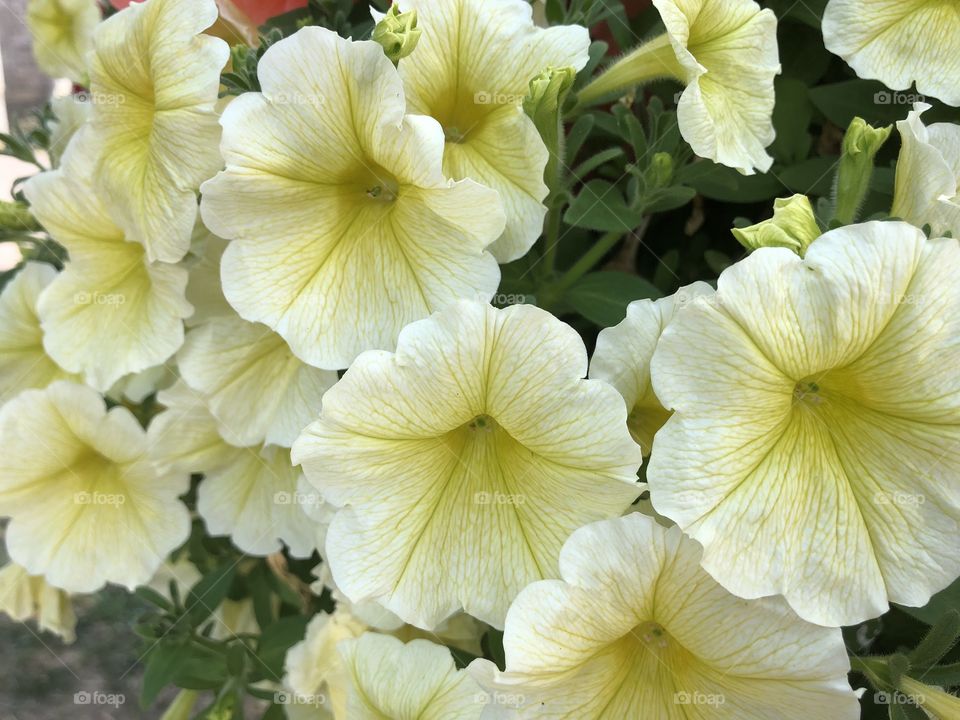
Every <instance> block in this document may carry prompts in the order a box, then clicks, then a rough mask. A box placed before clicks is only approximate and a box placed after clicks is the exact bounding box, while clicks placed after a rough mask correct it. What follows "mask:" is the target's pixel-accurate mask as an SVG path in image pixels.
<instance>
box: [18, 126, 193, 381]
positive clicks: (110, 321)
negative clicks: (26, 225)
mask: <svg viewBox="0 0 960 720" xmlns="http://www.w3.org/2000/svg"><path fill="white" fill-rule="evenodd" d="M87 130H88V128H85V129H84V130H82V131H81V132H80V133H78V134H77V135H76V136H75V137H74V139H73V140H72V141H71V142H70V147H69V148H68V151H67V153H66V156H65V157H64V159H63V164H62V165H61V167H60V168H59V169H57V170H54V171H50V172H45V173H41V174H40V175H35V176H34V177H32V178H31V179H30V180H29V181H27V183H26V186H25V187H24V193H25V194H26V196H27V198H28V199H29V200H30V204H31V210H32V211H33V213H34V214H35V215H36V217H37V219H38V220H39V221H40V222H41V223H42V224H43V226H44V228H46V230H47V231H48V232H49V233H50V235H52V236H53V238H54V240H56V241H57V242H59V243H60V244H61V245H63V246H64V247H65V248H66V249H67V251H68V252H69V254H70V260H69V262H67V264H66V268H65V269H64V271H63V272H62V273H60V275H58V276H57V277H56V278H55V279H54V280H53V281H52V282H51V283H50V285H49V286H48V287H47V288H46V290H44V292H43V294H42V295H41V297H40V299H39V302H38V307H37V310H38V314H39V316H40V320H41V324H42V327H43V332H44V337H43V344H44V347H45V348H46V351H47V353H48V354H49V355H50V357H52V358H53V359H54V360H55V361H56V362H57V363H58V364H59V365H60V366H61V367H63V368H65V369H66V370H68V371H70V372H72V373H82V374H83V375H84V377H85V378H86V381H87V383H88V384H90V385H92V386H93V387H95V388H97V389H98V390H107V389H109V388H110V386H111V385H113V384H114V383H115V382H116V381H117V380H119V379H120V378H121V377H123V376H124V375H127V374H129V373H133V372H138V371H140V370H145V369H147V368H150V367H153V366H155V365H159V364H160V363H163V362H164V361H166V360H167V359H169V358H170V356H171V355H173V354H174V353H175V352H176V351H177V349H178V348H179V347H180V345H181V344H182V343H183V337H184V331H183V318H185V317H188V316H189V315H190V314H191V312H192V311H193V308H191V307H190V304H189V303H188V302H187V301H186V299H185V298H184V291H185V289H186V285H187V271H186V270H185V269H183V268H180V267H176V266H173V265H166V264H163V263H148V262H147V258H146V254H145V252H144V248H143V246H142V245H140V244H138V243H135V242H129V239H128V238H127V237H126V236H125V235H124V233H123V231H122V230H121V229H120V228H119V227H117V225H115V224H114V222H113V221H112V219H111V217H110V215H109V213H108V212H107V209H106V208H105V207H104V205H103V203H102V202H101V199H100V198H101V195H100V194H99V193H98V192H97V191H96V190H95V189H94V187H93V183H92V180H91V178H90V168H91V163H92V157H94V155H93V148H92V145H93V138H92V136H91V135H90V134H89V133H88V132H87Z"/></svg>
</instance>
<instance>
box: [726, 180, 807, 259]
mask: <svg viewBox="0 0 960 720" xmlns="http://www.w3.org/2000/svg"><path fill="white" fill-rule="evenodd" d="M731 232H732V233H733V236H734V237H735V238H736V239H737V241H738V242H739V243H740V244H741V245H743V246H744V247H745V248H747V249H748V250H756V249H757V248H762V247H785V248H790V249H791V250H793V251H794V252H795V253H797V255H799V256H800V257H803V256H804V254H805V253H806V252H807V248H808V247H810V243H812V242H813V241H814V240H816V239H817V238H818V237H820V235H821V232H820V226H819V225H817V218H816V217H815V216H814V214H813V208H812V207H811V206H810V200H809V198H807V196H806V195H793V196H792V197H788V198H777V199H776V200H774V201H773V217H772V218H770V219H769V220H764V221H763V222H760V223H757V224H756V225H751V226H750V227H745V228H734V229H733V230H732V231H731Z"/></svg>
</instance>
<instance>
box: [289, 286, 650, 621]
mask: <svg viewBox="0 0 960 720" xmlns="http://www.w3.org/2000/svg"><path fill="white" fill-rule="evenodd" d="M586 370H587V358H586V352H585V349H584V346H583V341H582V340H581V339H580V337H579V335H577V333H576V332H575V331H574V330H573V329H572V328H570V327H569V326H567V325H565V324H563V323H562V322H560V321H559V320H557V319H556V318H554V317H553V316H552V315H550V314H549V313H546V312H544V311H543V310H540V309H538V308H535V307H533V306H528V305H516V306H513V307H510V308H508V309H506V310H496V309H494V308H492V307H490V306H489V305H484V304H481V303H478V302H467V301H463V302H460V303H458V304H456V305H454V306H453V307H451V308H449V309H448V310H445V311H443V312H440V313H437V314H436V315H434V316H433V317H431V318H428V319H426V320H423V321H420V322H417V323H414V324H412V325H409V326H407V327H406V328H405V329H404V331H403V332H402V333H401V335H400V340H399V342H398V346H397V352H396V354H392V353H387V352H382V351H372V352H368V353H364V354H363V355H361V356H360V357H359V358H357V360H356V362H354V364H353V366H352V367H351V368H350V369H349V370H348V371H347V373H346V375H344V377H343V379H341V380H340V382H339V383H337V384H336V385H334V386H333V388H331V389H330V390H329V391H328V392H327V394H326V395H325V396H324V398H323V409H322V413H321V416H320V419H319V420H318V421H317V422H315V423H314V424H312V425H310V426H309V427H308V428H307V429H306V430H305V431H304V433H303V435H301V437H300V439H298V440H297V442H296V443H295V444H294V450H293V459H294V462H297V463H302V464H303V466H304V470H305V472H306V475H307V479H308V480H310V481H311V482H312V483H313V485H314V486H315V487H316V488H317V489H318V490H319V491H320V492H321V494H322V495H323V496H324V497H325V498H326V499H327V500H328V501H329V502H331V503H333V504H334V505H336V506H338V507H341V508H342V509H341V510H339V511H338V513H337V514H336V516H335V517H334V520H333V522H332V524H331V526H330V530H329V532H328V534H327V542H326V554H325V555H324V557H325V559H326V560H327V561H328V562H329V563H330V567H331V569H332V571H333V576H334V578H335V580H336V583H337V586H338V587H339V588H340V589H341V590H342V591H343V592H344V593H345V594H346V595H347V597H349V598H350V599H351V600H352V601H354V602H362V601H364V600H370V599H375V600H378V601H380V602H381V603H382V604H383V605H384V606H385V607H386V608H387V609H389V610H391V611H393V612H394V613H396V614H397V615H398V616H400V618H402V619H403V620H404V621H406V622H409V623H411V624H414V625H417V626H419V627H423V628H427V629H430V628H433V627H435V626H436V625H437V624H438V623H440V622H441V621H442V620H443V619H444V618H446V617H449V616H450V615H452V614H453V613H454V612H456V611H457V610H458V609H460V608H461V607H462V608H463V609H464V611H466V612H468V613H470V614H471V615H473V616H475V617H477V618H479V619H481V620H484V621H485V622H488V623H490V624H492V625H496V626H500V625H502V623H503V617H504V614H505V613H506V609H507V607H508V605H509V603H510V600H511V599H512V598H513V597H514V596H515V595H516V593H517V592H519V590H520V589H521V588H522V587H524V586H525V585H526V584H527V583H529V582H531V581H533V580H538V579H540V578H543V577H551V576H553V575H555V574H556V560H557V554H558V553H559V551H560V546H561V545H562V544H563V541H564V540H565V539H566V537H567V536H568V535H569V534H570V533H571V532H572V531H573V530H574V529H575V528H577V527H579V526H581V525H583V524H585V523H587V522H591V521H593V520H596V519H600V518H604V517H610V516H613V515H618V514H619V513H621V512H622V511H623V510H624V509H625V508H626V507H627V506H628V505H629V504H630V502H631V501H632V500H633V499H634V498H636V497H637V495H638V494H639V493H640V492H641V491H642V487H640V486H639V485H637V484H636V483H635V480H636V471H637V468H638V466H639V464H640V461H641V454H640V448H639V447H637V445H636V444H635V443H634V442H633V441H632V440H631V439H630V436H629V433H628V432H627V427H626V408H625V407H624V403H623V401H622V399H621V398H620V397H619V396H618V395H617V393H616V391H615V390H614V389H613V388H612V387H610V386H609V385H607V384H606V383H603V382H601V381H598V380H584V379H583V377H584V375H586Z"/></svg>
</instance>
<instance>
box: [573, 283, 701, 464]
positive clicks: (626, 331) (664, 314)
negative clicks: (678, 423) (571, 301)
mask: <svg viewBox="0 0 960 720" xmlns="http://www.w3.org/2000/svg"><path fill="white" fill-rule="evenodd" d="M710 292H712V289H711V287H710V286H709V285H707V284H706V283H702V282H698V283H694V284H692V285H688V286H686V287H684V288H681V289H680V290H678V291H677V292H676V294H674V295H671V296H670V297H666V298H662V299H660V300H656V301H654V300H635V301H634V302H632V303H630V304H629V305H628V306H627V316H626V317H625V318H624V319H623V320H622V321H621V322H620V323H619V324H618V325H615V326H614V327H610V328H605V329H603V330H601V331H600V334H599V335H598V336H597V346H596V349H595V350H594V353H593V359H592V360H591V361H590V377H592V378H596V379H598V380H603V381H605V382H608V383H610V384H611V385H613V386H614V387H615V388H616V389H617V390H619V391H620V394H621V395H623V399H624V401H625V402H626V404H627V428H628V429H629V430H630V435H631V436H632V437H633V439H634V440H635V441H636V442H637V444H638V445H639V446H640V447H641V448H643V454H644V456H647V455H649V454H650V448H651V446H652V445H653V436H654V435H656V433H657V430H659V429H660V428H661V427H662V426H663V424H664V423H665V422H666V421H667V418H669V417H670V413H669V411H667V410H664V408H663V405H661V404H660V401H659V400H658V399H657V396H656V394H655V393H654V392H653V387H651V385H650V359H651V358H652V357H653V351H654V350H655V349H656V347H657V341H658V340H659V339H660V333H662V332H663V329H664V328H665V327H666V326H667V324H668V323H669V322H670V321H671V320H672V319H673V316H674V313H675V312H676V311H677V308H679V307H682V306H683V305H685V304H687V303H688V302H691V301H692V300H693V299H694V298H696V297H699V296H701V295H707V294H709V293H710Z"/></svg>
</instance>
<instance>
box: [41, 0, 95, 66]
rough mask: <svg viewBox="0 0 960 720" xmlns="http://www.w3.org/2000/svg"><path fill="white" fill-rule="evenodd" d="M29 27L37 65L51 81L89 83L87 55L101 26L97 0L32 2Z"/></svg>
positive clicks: (44, 0)
mask: <svg viewBox="0 0 960 720" xmlns="http://www.w3.org/2000/svg"><path fill="white" fill-rule="evenodd" d="M26 21H27V27H28V28H29V29H30V34H31V36H32V37H33V55H34V57H35V58H36V59H37V65H39V66H40V68H41V69H42V70H43V71H44V72H45V73H47V75H49V76H50V77H53V78H61V77H66V78H69V79H70V80H72V81H73V82H75V83H80V84H85V83H86V81H87V72H88V70H89V68H88V66H87V53H89V52H90V49H91V48H92V47H93V32H94V30H95V29H96V27H97V24H98V23H99V22H100V8H99V7H98V6H97V0H30V1H29V2H28V3H27V12H26Z"/></svg>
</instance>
